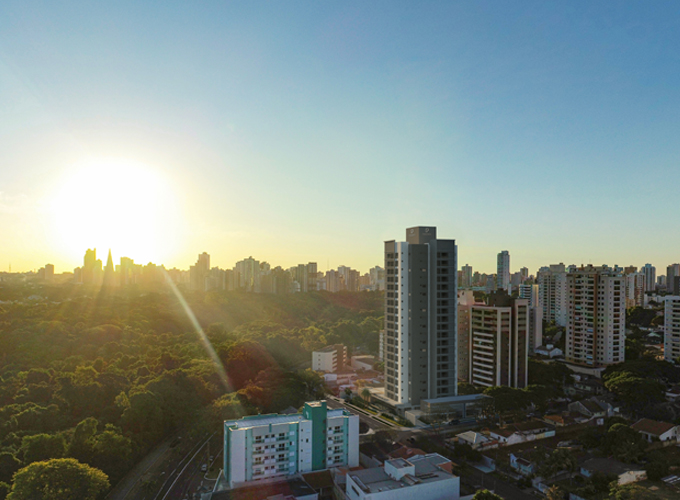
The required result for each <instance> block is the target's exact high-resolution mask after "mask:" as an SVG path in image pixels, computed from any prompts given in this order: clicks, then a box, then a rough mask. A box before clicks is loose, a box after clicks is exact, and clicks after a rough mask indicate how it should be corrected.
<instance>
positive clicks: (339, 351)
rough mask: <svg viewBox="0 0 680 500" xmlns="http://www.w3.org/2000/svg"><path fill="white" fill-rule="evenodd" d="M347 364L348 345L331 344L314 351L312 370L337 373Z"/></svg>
mask: <svg viewBox="0 0 680 500" xmlns="http://www.w3.org/2000/svg"><path fill="white" fill-rule="evenodd" d="M345 364H347V347H346V346H344V345H342V344H335V345H329V346H326V347H324V348H323V349H320V350H318V351H314V352H312V370H314V371H317V372H327V373H335V372H336V371H338V370H339V369H341V368H344V366H345Z"/></svg>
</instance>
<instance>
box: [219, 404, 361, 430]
mask: <svg viewBox="0 0 680 500" xmlns="http://www.w3.org/2000/svg"><path fill="white" fill-rule="evenodd" d="M345 415H347V416H349V415H351V413H350V412H349V411H347V410H344V409H342V408H339V409H336V410H331V409H329V410H328V412H327V413H326V417H327V418H334V417H342V416H345ZM306 420H307V419H306V418H305V417H303V416H302V414H301V413H294V414H292V415H280V414H278V413H272V414H269V415H250V416H247V417H243V418H242V419H240V420H225V422H224V425H225V426H228V427H232V428H233V427H236V428H237V429H251V428H253V427H262V426H264V425H276V424H296V423H299V422H303V421H306Z"/></svg>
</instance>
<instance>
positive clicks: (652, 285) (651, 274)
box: [642, 264, 656, 292]
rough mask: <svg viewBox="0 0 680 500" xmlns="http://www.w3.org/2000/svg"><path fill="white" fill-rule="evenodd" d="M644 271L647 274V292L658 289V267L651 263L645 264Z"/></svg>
mask: <svg viewBox="0 0 680 500" xmlns="http://www.w3.org/2000/svg"><path fill="white" fill-rule="evenodd" d="M642 272H643V273H644V275H645V292H653V291H654V290H656V267H654V266H653V265H651V264H645V266H644V267H643V268H642Z"/></svg>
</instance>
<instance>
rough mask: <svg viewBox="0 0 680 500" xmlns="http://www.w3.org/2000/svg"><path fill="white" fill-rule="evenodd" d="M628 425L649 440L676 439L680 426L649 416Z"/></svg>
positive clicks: (679, 433) (679, 434)
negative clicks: (652, 418)
mask: <svg viewBox="0 0 680 500" xmlns="http://www.w3.org/2000/svg"><path fill="white" fill-rule="evenodd" d="M630 427H631V429H633V430H635V431H637V432H639V433H640V434H642V435H643V436H644V437H645V439H646V440H647V441H649V442H652V441H654V440H658V441H677V440H678V437H679V436H680V426H678V425H675V424H670V423H668V422H659V421H658V420H651V419H649V418H642V419H640V420H638V421H637V422H635V423H634V424H633V425H631V426H630Z"/></svg>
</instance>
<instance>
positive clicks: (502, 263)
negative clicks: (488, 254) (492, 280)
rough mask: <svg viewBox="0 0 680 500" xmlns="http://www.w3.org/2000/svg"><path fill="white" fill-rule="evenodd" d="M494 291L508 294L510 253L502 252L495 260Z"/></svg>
mask: <svg viewBox="0 0 680 500" xmlns="http://www.w3.org/2000/svg"><path fill="white" fill-rule="evenodd" d="M496 289H498V290H505V291H506V292H508V293H510V253H509V252H508V251H507V250H503V251H502V252H501V253H499V254H498V257H497V259H496Z"/></svg>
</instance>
